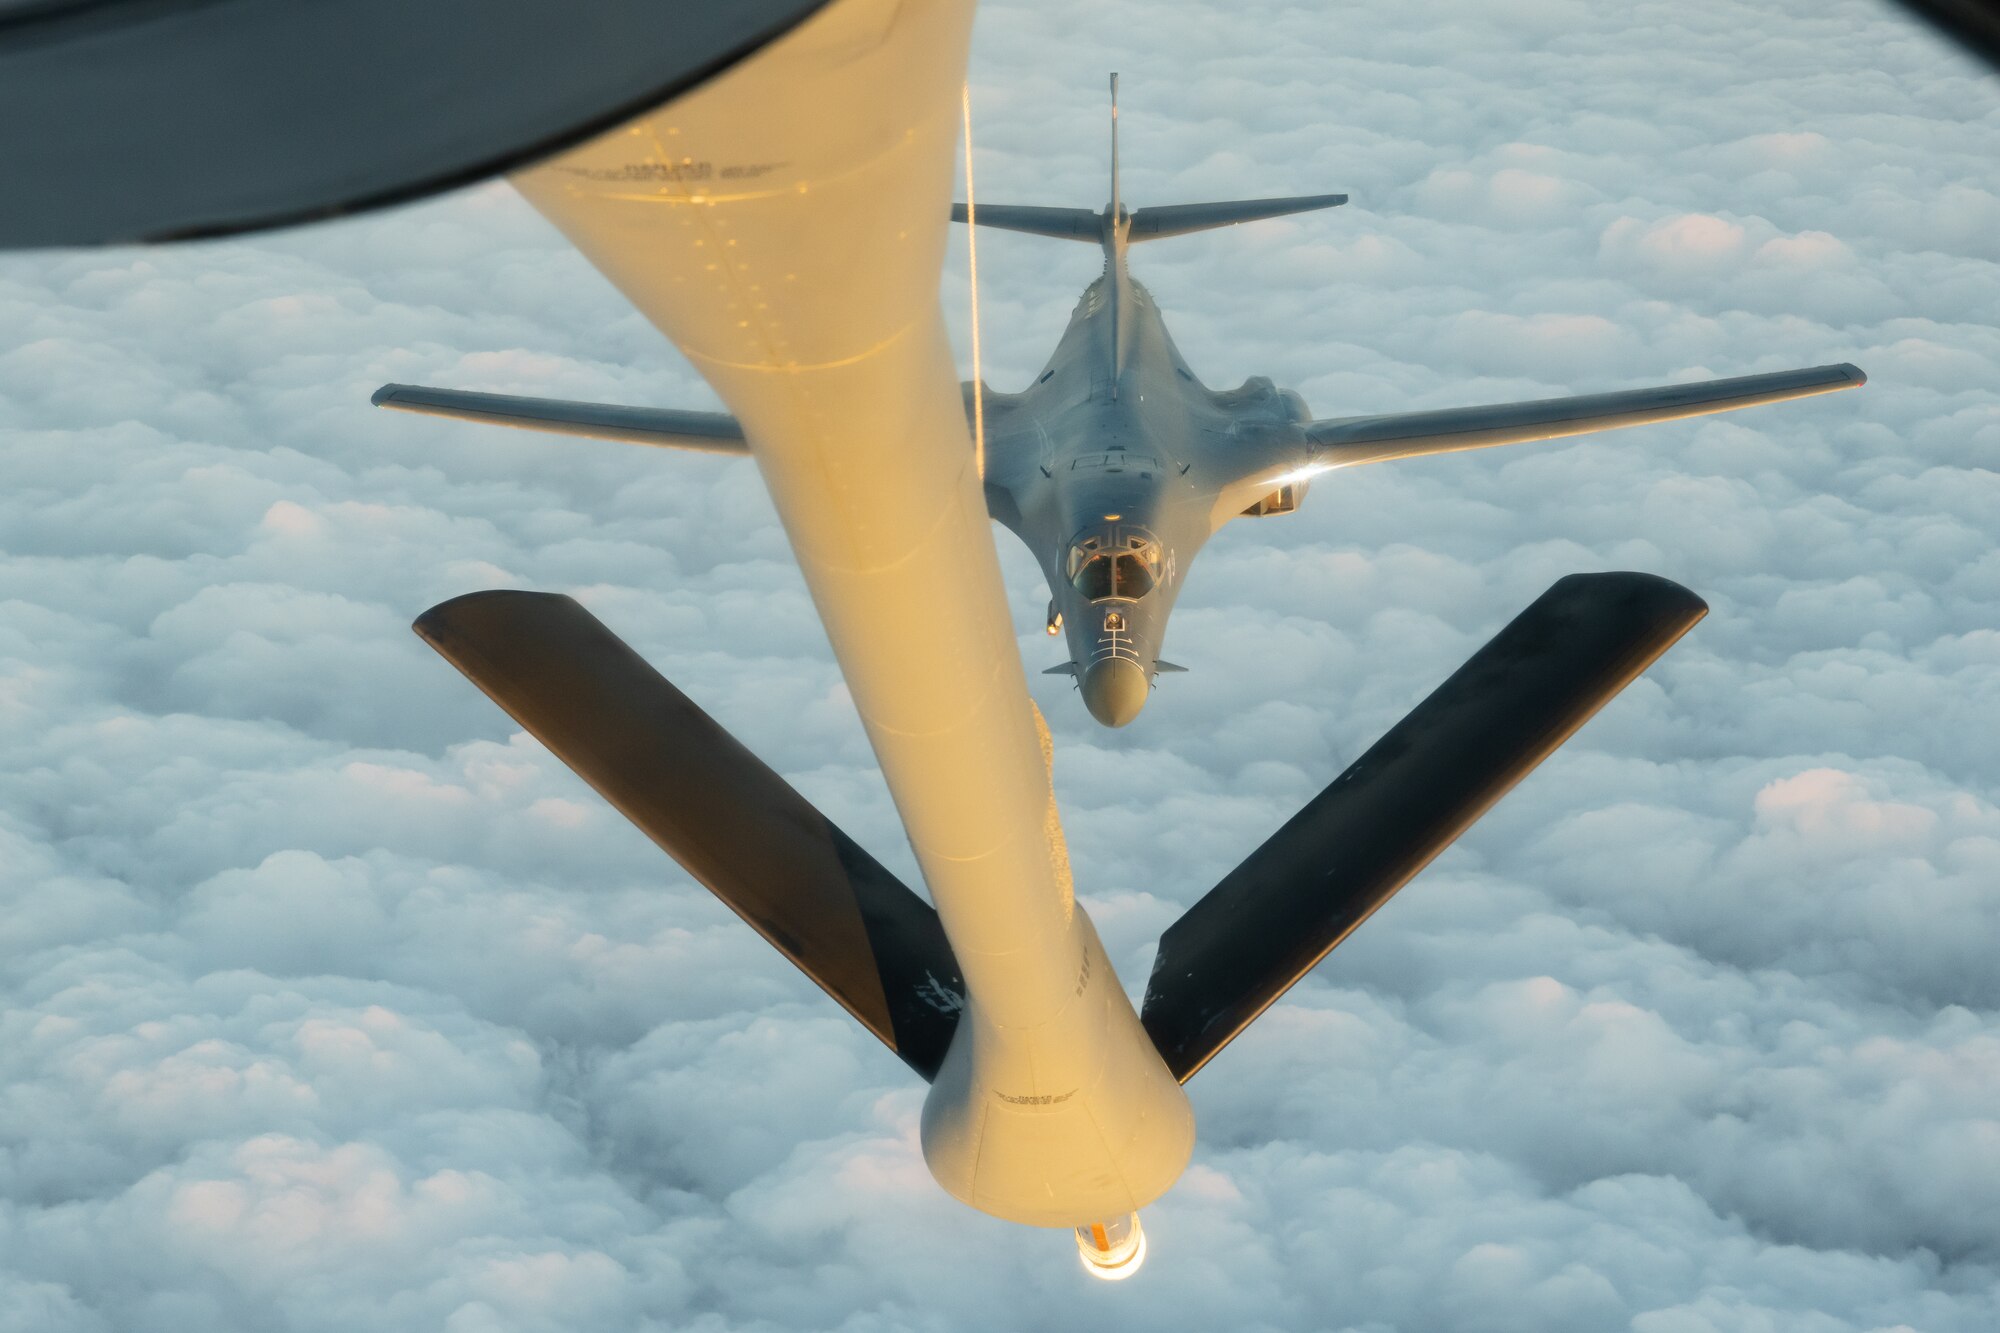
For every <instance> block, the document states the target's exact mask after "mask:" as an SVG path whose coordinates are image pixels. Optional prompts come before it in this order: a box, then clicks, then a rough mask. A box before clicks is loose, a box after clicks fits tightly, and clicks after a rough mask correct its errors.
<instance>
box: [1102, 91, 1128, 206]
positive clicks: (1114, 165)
mask: <svg viewBox="0 0 2000 1333" xmlns="http://www.w3.org/2000/svg"><path fill="white" fill-rule="evenodd" d="M1105 211H1106V212H1107V213H1109V214H1110V215H1111V216H1112V217H1113V218H1123V217H1124V216H1125V205H1124V203H1123V201H1121V200H1120V199H1119V197H1118V74H1117V72H1116V71H1115V70H1114V71H1113V72H1112V75H1111V203H1110V206H1109V207H1108V208H1106V210H1105Z"/></svg>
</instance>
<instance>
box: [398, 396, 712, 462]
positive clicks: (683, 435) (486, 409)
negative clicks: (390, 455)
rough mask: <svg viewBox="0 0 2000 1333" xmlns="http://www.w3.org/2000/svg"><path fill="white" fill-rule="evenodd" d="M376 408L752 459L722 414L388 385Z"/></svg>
mask: <svg viewBox="0 0 2000 1333" xmlns="http://www.w3.org/2000/svg"><path fill="white" fill-rule="evenodd" d="M369 401H370V402H372V403H374V404H375V406H377V407H393V408H395V409H397V410H398V411H401V412H424V413H427V414H429V415H431V416H437V417H457V418H459V419H460V420H462V421H483V422H486V423H488V424H489V425H494V426H516V427H519V428H520V429H522V430H546V431H552V432H554V433H556V434H558V435H586V436H589V437H590V438H592V439H597V440H625V441H627V442H629V443H633V444H653V445H660V446H663V447H666V448H670V449H696V450H699V451H701V452H703V453H711V454H747V453H749V452H750V446H749V445H748V444H746V443H745V442H744V439H743V427H742V426H741V425H739V424H738V423H737V421H736V418H735V417H732V416H728V415H726V414H725V413H722V412H681V411H676V410H674V409H672V408H664V407H620V406H618V405H616V404H614V403H575V402H570V401H568V400H567V399H562V398H521V397H517V396H515V395H513V394H509V393H473V392H471V391H470V390H466V389H432V388H428V387H426V386H425V385H422V384H385V385H383V386H382V387H381V388H379V389H377V390H376V391H375V396H374V397H373V398H371V399H370V400H369Z"/></svg>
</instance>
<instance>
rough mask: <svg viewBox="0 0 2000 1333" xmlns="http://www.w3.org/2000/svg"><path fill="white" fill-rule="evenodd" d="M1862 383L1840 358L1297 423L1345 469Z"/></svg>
mask: <svg viewBox="0 0 2000 1333" xmlns="http://www.w3.org/2000/svg"><path fill="white" fill-rule="evenodd" d="M1867 382H1868V377H1867V376H1866V375H1864V374H1863V373H1862V372H1861V368H1860V367H1858V366H1853V365H1849V364H1848V363H1846V362H1841V363H1840V364H1839V365H1832V366H1813V367H1810V368H1809V369H1805V370H1780V371H1774V372H1772V373H1771V374H1768V375H1741V376H1737V377H1736V378H1734V379H1724V380H1702V381H1699V382H1697V383H1693V384H1663V385H1658V386H1656V387H1654V388H1650V389H1626V390H1623V391H1621V392H1618V393H1594V394H1584V395H1582V396H1580V397H1576V398H1543V399H1539V400H1537V401H1534V402H1526V403H1492V404H1488V405H1486V406H1484V407H1452V408H1446V409H1444V410H1442V411H1437V412H1404V413H1398V414H1396V415H1393V416H1379V417H1342V418H1339V419H1335V420H1325V421H1315V422H1313V423H1312V424H1311V425H1309V426H1307V427H1306V428H1305V435H1306V439H1307V441H1308V442H1309V443H1310V444H1311V445H1312V447H1313V449H1314V450H1315V453H1314V457H1313V461H1314V463H1316V464H1321V465H1325V466H1329V467H1350V466H1353V465H1355V464H1358V463H1382V462H1387V461H1389V460H1391V459H1396V458H1420V457H1422V456H1424V455H1425V454H1445V453H1453V452H1455V451H1457V450H1460V449H1484V448H1487V447H1489V446H1491V445H1496V444H1520V443H1523V442H1525V441H1528V440H1552V439H1555V438H1557V437H1559V436H1564V435H1582V434H1585V433H1586V432H1589V431H1595V430H1613V429H1616V428H1618V427H1620V426H1643V425H1645V424H1647V423H1648V422H1653V421H1674V420H1677V419H1679V418H1681V417H1698V416H1706V415H1708V414H1709V413H1712V412H1733V411H1735V410H1736V409H1737V408H1740V407H1756V406H1758V405H1760V404H1763V403H1778V402H1783V401H1785V400H1786V399H1788V398H1807V397H1811V396H1812V395H1814V394H1821V393H1837V392H1839V391H1840V390H1842V389H1858V388H1860V387H1861V386H1862V385H1864V384H1866V383H1867Z"/></svg>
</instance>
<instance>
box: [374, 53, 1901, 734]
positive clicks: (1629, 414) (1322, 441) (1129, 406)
mask: <svg viewBox="0 0 2000 1333" xmlns="http://www.w3.org/2000/svg"><path fill="white" fill-rule="evenodd" d="M1117 87H1118V85H1117V76H1116V75H1113V76H1112V84H1111V89H1112V122H1111V124H1112V129H1111V200H1110V202H1109V203H1108V204H1106V205H1105V207H1104V208H1103V209H1102V210H1101V211H1095V210H1090V209H1082V208H1040V207H1020V206H1008V205H1002V206H997V207H994V206H981V207H978V208H976V209H968V208H967V207H966V206H965V205H962V204H961V205H958V206H956V207H955V208H954V210H953V216H954V218H956V219H957V220H958V221H961V222H973V223H976V224H977V225H979V226H988V227H1001V228H1005V229H1007V230H1010V231H1017V232H1026V233H1029V234H1032V235H1036V236H1046V237H1053V238H1058V239H1062V240H1071V241H1084V242H1087V243H1090V244H1094V245H1097V246H1099V247H1100V248H1101V249H1102V250H1103V252H1104V272H1103V274H1102V275H1100V276H1099V277H1098V279H1097V280H1096V281H1095V282H1093V283H1091V284H1090V286H1088V287H1086V288H1085V289H1084V292H1083V297H1082V299H1081V300H1079V301H1078V302H1077V306H1076V309H1075V311H1074V312H1073V313H1072V314H1071V315H1070V321H1069V327H1068V328H1066V329H1065V330H1064V331H1063V335H1062V339H1061V341H1059V342H1058V343H1057V344H1056V349H1055V352H1054V353H1053V354H1052V355H1051V356H1050V358H1049V361H1048V364H1047V366H1046V367H1045V368H1044V369H1043V371H1042V373H1041V374H1040V375H1039V376H1038V377H1037V378H1036V380H1035V382H1034V383H1033V384H1031V385H1029V386H1028V387H1027V388H1026V389H1023V390H1022V391H1020V392H1019V393H995V392H993V391H992V390H991V389H985V388H984V387H983V386H980V388H979V389H978V390H977V392H978V393H979V395H980V399H981V402H980V404H979V405H980V407H981V408H982V409H983V416H984V445H983V447H984V450H985V458H984V466H985V484H986V500H987V507H988V509H989V510H990V512H991V513H992V515H993V517H994V518H995V519H997V520H998V521H999V522H1001V523H1002V524H1004V525H1005V526H1006V527H1007V528H1008V529H1009V530H1011V531H1012V532H1013V533H1014V534H1015V535H1016V536H1017V537H1019V538H1020V539H1021V540H1022V542H1024V543H1025V544H1026V545H1027V547H1028V549H1029V550H1030V551H1032V552H1033V553H1034V554H1035V558H1036V559H1037V560H1039V561H1040V562H1041V566H1042V572H1043V574H1044V575H1045V576H1046V577H1047V579H1048V584H1049V588H1050V590H1051V593H1052V596H1051V599H1050V602H1049V613H1048V624H1047V628H1048V632H1049V633H1050V635H1052V636H1053V635H1055V634H1058V633H1064V634H1066V635H1067V644H1068V647H1069V659H1068V660H1067V661H1065V662H1063V663H1061V664H1059V665H1057V666H1055V667H1052V668H1050V673H1051V674H1056V673H1061V674H1069V675H1072V676H1074V677H1075V678H1076V681H1077V684H1078V686H1079V687H1080V688H1081V691H1082V694H1083V699H1084V703H1085V704H1086V706H1087V707H1088V708H1089V709H1090V713H1091V715H1092V716H1093V717H1095V718H1096V719H1097V720H1098V721H1099V722H1102V723H1104V724H1105V725H1106V726H1111V727H1120V726H1124V725H1125V724H1126V723H1128V722H1130V721H1131V720H1132V719H1133V718H1134V717H1137V716H1138V714H1139V711H1140V709H1141V708H1143V707H1144V706H1145V703H1146V699H1147V697H1148V695H1149V693H1150V691H1151V689H1152V687H1153V683H1154V678H1155V677H1156V676H1157V675H1158V674H1159V673H1160V672H1162V671H1168V672H1173V671H1179V670H1182V669H1183V668H1180V667H1177V666H1175V665H1174V664H1173V663H1171V662H1167V661H1164V660H1162V658H1161V657H1160V650H1161V646H1162V644H1163V643H1164V641H1165V637H1166V629H1167V618H1168V616H1169V614H1170V613H1171V612H1172V610H1173V606H1174V602H1175V599H1176V598H1177V597H1178V596H1179V594H1180V590H1181V586H1182V583H1183V581H1184V580H1185V579H1186V578H1187V574H1188V569H1189V567H1190V566H1191V565H1192V563H1193V561H1194V557H1195V554H1196V553H1197V552H1198V551H1200V550H1201V548H1202V546H1203V545H1204V544H1205V543H1206V542H1207V541H1208V539H1209V538H1210V537H1211V536H1212V535H1213V534H1214V533H1215V532H1216V530H1217V529H1219V528H1221V527H1222V525H1223V524H1225V523H1227V522H1229V521H1230V520H1232V519H1235V518H1239V517H1266V516H1270V515H1276V514H1288V513H1291V512H1293V511H1294V510H1295V509H1297V508H1298V505H1299V502H1300V501H1301V500H1302V499H1303V498H1304V497H1305V494H1306V490H1307V487H1308V485H1309V484H1310V482H1311V479H1312V478H1313V477H1314V476H1317V475H1318V474H1320V473H1323V472H1327V471H1331V470H1333V469H1336V468H1342V467H1352V466H1356V465H1359V464H1363V463H1378V462H1383V461H1387V460H1390V459H1398V458H1416V457H1421V456H1423V455H1426V454H1436V453H1449V452H1453V451H1456V450H1461V449H1479V448H1485V447H1487V446H1490V445H1499V444H1515V443H1520V442H1522V441H1527V440H1543V439H1551V438H1555V437H1558V436H1564V435H1579V434H1583V433H1585V432H1587V431H1596V430H1608V429H1611V428H1614V427H1619V426H1637V425H1643V424H1645V423H1648V422H1654V421H1669V420H1673V419H1675V418H1679V417H1689V416H1700V415H1704V414H1707V413H1712V412H1727V411H1731V410H1734V409H1736V408H1742V407H1753V406H1756V405H1758V404H1761V403H1772V402H1779V401H1782V400H1784V399H1789V398H1803V397H1807V396H1809V395H1813V394H1821V393H1830V392H1834V391H1836V390H1840V389H1852V388H1857V387H1859V386H1860V385H1862V384H1864V383H1866V382H1867V377H1866V376H1865V375H1863V374H1862V372H1861V371H1860V370H1859V369H1858V368H1857V367H1855V366H1852V365H1847V364H1839V365H1829V366H1815V367H1812V368H1809V369H1803V370H1782V371H1776V372H1772V373H1769V374H1762V375H1745V376H1740V377H1737V378H1733V379H1720V380H1704V381H1700V382H1697V383H1688V384H1671V385H1662V386H1658V387H1654V388H1646V389H1629V390H1624V391H1621V392H1615V393H1602V394H1589V395H1584V396H1580V397H1571V398H1549V399H1541V400H1538V401H1534V402H1521V403H1502V404H1492V405H1488V406H1482V407H1464V408H1449V409H1445V410H1441V411H1429V412H1408V413H1396V414H1391V415H1387V416H1358V417H1333V418H1317V419H1316V418H1314V417H1313V415H1312V414H1311V412H1309V411H1308V410H1307V409H1306V405H1305V402H1304V400H1303V399H1301V398H1300V397H1299V395H1298V394H1297V393H1295V392H1293V391H1291V390H1289V389H1280V388H1278V387H1277V386H1276V385H1274V384H1272V382H1271V381H1270V380H1269V379H1266V378H1263V377H1262V376H1257V377H1253V378H1251V379H1249V380H1246V381H1245V382H1244V383H1243V384H1242V385H1241V386H1239V387H1238V388H1234V389H1223V390H1217V389H1210V388H1208V387H1207V386H1206V385H1204V384H1203V383H1202V382H1201V381H1200V380H1199V379H1197V378H1196V377H1195V374H1194V372H1193V370H1191V369H1190V368H1189V366H1188V364H1187V362H1186V361H1185V360H1184V359H1183V358H1182V356H1181V354H1180V351H1179V350H1178V349H1177V348H1176V347H1175V346H1174V342H1173V339H1172V338H1171V337H1170V336H1169V335H1168V333H1167V328H1166V324H1165V322H1164V321H1163V320H1162V318H1161V316H1160V310H1159V307H1158V306H1157V305H1156V304H1155V303H1154V301H1153V298H1152V296H1151V294H1150V293H1148V292H1147V290H1146V289H1145V287H1144V286H1142V285H1141V284H1140V283H1139V282H1138V281H1137V280H1136V279H1134V278H1133V277H1132V275H1131V272H1130V269H1129V267H1128V265H1127V255H1128V252H1129V250H1130V248H1131V246H1132V245H1134V244H1136V243H1138V242H1140V241H1151V240H1159V239H1163V238H1165V237H1170V236H1183V235H1187V234H1189V233H1191V232H1197V231H1206V230H1209V229H1211V228H1215V227H1226V226H1231V225H1234V224H1236V223H1239V222H1249V221H1253V220H1257V219H1261V218H1273V217H1280V216H1283V215H1286V214H1291V213H1301V212H1308V211H1312V210H1315V209H1322V208H1331V207H1334V206H1336V205H1338V204H1343V203H1345V202H1347V196H1346V195H1342V194H1323V195H1307V196H1300V197H1293V198H1282V199H1251V200H1237V201H1232V202H1227V203H1210V204H1178V205H1169V206H1166V207H1153V208H1141V209H1137V210H1134V211H1127V210H1126V209H1125V208H1124V207H1123V205H1122V204H1121V202H1120V199H1119V189H1118V129H1117V126H1118V119H1117ZM974 393H975V386H973V385H970V384H968V385H966V401H967V411H968V413H970V412H971V411H972V410H973V405H974V398H973V395H974ZM374 402H375V403H376V404H377V405H379V406H382V407H393V408H399V409H402V410H405V411H415V412H427V413H432V414H436V415H440V416H452V417H461V418H466V419H471V420H478V421H486V422H492V423H496V424H501V425H509V426H520V427H526V428H529V429H536V430H548V431H557V432H562V433H567V434H575V435H587V436H593V437H597V438H606V439H618V440H629V441H636V442H641V443H647V444H655V445H665V446H670V447H678V448H686V449H696V450H702V451H707V452H720V453H737V454H744V453H747V452H748V447H747V445H746V444H745V442H744V439H743V431H742V428H741V427H740V426H739V425H738V424H737V423H736V421H735V420H734V419H733V418H731V417H728V416H725V415H723V414H721V413H713V412H679V411H671V410H661V409H655V408H641V407H615V406H609V405H601V404H593V403H574V402H564V401H558V400H552V399H537V398H519V397H513V396H510V395H504V394H488V393H472V392H465V391H460V390H451V389H433V388H425V387H422V386H418V385H406V384H387V385H384V386H382V388H381V389H380V390H378V391H377V392H376V394H375V396H374Z"/></svg>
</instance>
